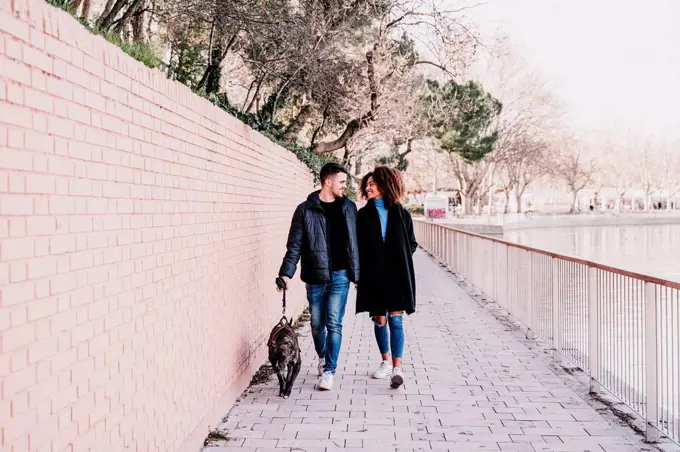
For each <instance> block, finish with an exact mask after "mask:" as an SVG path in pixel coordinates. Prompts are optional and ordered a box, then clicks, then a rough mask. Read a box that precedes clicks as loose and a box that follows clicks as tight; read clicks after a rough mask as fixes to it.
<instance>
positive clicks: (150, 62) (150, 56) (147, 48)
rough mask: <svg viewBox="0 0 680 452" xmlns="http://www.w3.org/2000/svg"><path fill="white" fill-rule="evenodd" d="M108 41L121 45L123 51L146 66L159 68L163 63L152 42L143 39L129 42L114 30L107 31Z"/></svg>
mask: <svg viewBox="0 0 680 452" xmlns="http://www.w3.org/2000/svg"><path fill="white" fill-rule="evenodd" d="M104 37H105V38H106V40H107V41H109V42H110V43H111V44H115V45H117V46H118V47H120V48H121V49H122V50H123V52H125V53H127V54H128V55H130V56H131V57H132V58H134V59H135V60H137V61H139V62H140V63H143V64H144V65H145V66H147V67H150V68H152V69H153V68H157V67H160V66H161V65H162V62H161V59H160V58H159V56H158V53H157V52H156V49H154V48H153V47H152V46H151V45H150V44H148V43H146V42H141V41H133V42H127V41H124V40H123V39H122V38H121V37H120V35H118V34H117V33H114V32H112V31H110V32H108V33H106V35H105V36H104Z"/></svg>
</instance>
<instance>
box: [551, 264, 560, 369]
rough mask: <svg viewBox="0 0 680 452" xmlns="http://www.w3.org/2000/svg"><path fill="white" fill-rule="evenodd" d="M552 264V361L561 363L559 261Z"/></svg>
mask: <svg viewBox="0 0 680 452" xmlns="http://www.w3.org/2000/svg"><path fill="white" fill-rule="evenodd" d="M550 262H551V264H552V306H553V318H552V330H553V348H554V350H553V360H555V361H558V363H559V362H560V361H562V358H561V356H562V352H561V350H562V330H561V327H562V312H561V311H560V287H559V285H558V281H559V271H560V270H559V260H558V259H557V258H554V257H553V258H552V259H551V261H550Z"/></svg>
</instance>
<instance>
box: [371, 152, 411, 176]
mask: <svg viewBox="0 0 680 452" xmlns="http://www.w3.org/2000/svg"><path fill="white" fill-rule="evenodd" d="M375 163H376V165H387V166H392V167H394V168H396V169H398V170H399V171H401V172H404V171H406V170H407V169H408V159H407V158H406V157H405V156H404V155H403V154H401V153H400V152H399V149H398V148H397V147H393V148H392V149H391V151H390V154H389V155H383V156H382V157H378V158H377V159H375Z"/></svg>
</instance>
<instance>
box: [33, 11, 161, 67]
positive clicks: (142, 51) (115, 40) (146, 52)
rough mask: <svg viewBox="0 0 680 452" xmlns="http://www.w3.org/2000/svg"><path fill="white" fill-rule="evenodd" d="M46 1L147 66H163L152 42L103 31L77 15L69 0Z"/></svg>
mask: <svg viewBox="0 0 680 452" xmlns="http://www.w3.org/2000/svg"><path fill="white" fill-rule="evenodd" d="M45 1H46V2H47V3H48V4H50V5H52V6H54V7H56V8H59V9H62V10H64V11H66V12H68V13H69V14H71V15H73V16H74V17H75V18H76V20H78V22H80V23H81V24H82V25H83V26H84V27H85V28H87V29H88V30H89V31H90V32H91V33H93V34H96V35H100V36H104V39H106V40H107V41H109V42H110V43H111V44H114V45H116V46H118V47H120V48H121V49H122V50H123V52H125V53H127V54H128V55H130V56H131V57H132V58H134V59H135V60H137V61H139V62H141V63H143V64H144V65H145V66H147V67H150V68H157V67H160V66H162V64H163V63H162V61H161V58H160V57H159V56H158V52H157V51H156V49H154V48H153V46H151V45H150V44H148V43H146V42H139V41H135V42H127V41H125V40H123V38H121V36H120V35H119V34H117V33H114V32H112V31H110V32H108V33H102V31H101V30H99V29H98V28H97V27H95V26H93V25H92V24H90V23H89V22H88V21H87V20H86V19H85V18H83V17H76V16H75V14H74V11H71V8H70V6H69V0H45Z"/></svg>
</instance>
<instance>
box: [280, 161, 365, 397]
mask: <svg viewBox="0 0 680 452" xmlns="http://www.w3.org/2000/svg"><path fill="white" fill-rule="evenodd" d="M320 179H321V190H318V191H315V192H314V193H312V194H310V195H309V197H308V198H307V201H305V202H303V203H302V204H300V205H299V206H298V207H297V209H295V213H294V214H293V220H292V222H291V225H290V231H289V233H288V243H287V244H286V248H287V249H288V251H287V252H286V255H285V256H284V258H283V264H281V269H280V270H279V276H280V277H281V279H283V280H284V281H285V283H286V285H287V284H288V281H289V280H290V279H291V278H292V277H293V275H294V274H295V270H296V267H297V263H298V261H299V260H302V271H301V274H300V278H301V279H302V281H304V282H305V283H306V285H307V301H308V302H309V312H310V317H311V324H312V337H313V338H314V347H315V348H316V353H317V355H318V356H319V365H318V369H319V377H320V379H319V384H318V388H319V389H322V390H331V389H332V388H333V375H335V370H336V368H337V365H338V355H339V354H340V345H341V343H342V319H343V317H344V316H345V307H346V305H347V294H348V292H349V284H350V282H357V281H358V279H359V252H358V247H357V233H356V217H357V208H356V205H355V204H354V202H352V201H351V200H350V199H348V198H347V197H346V196H345V195H344V192H345V189H346V188H347V170H346V169H345V168H344V167H342V166H341V165H338V164H336V163H327V164H326V165H324V166H323V168H321V174H320ZM280 290H281V289H279V291H280Z"/></svg>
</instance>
